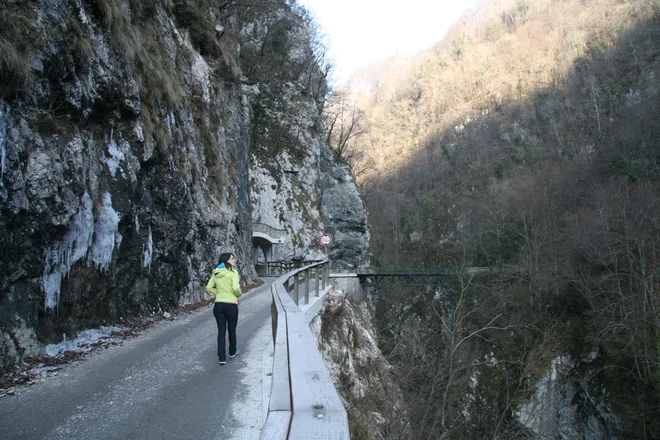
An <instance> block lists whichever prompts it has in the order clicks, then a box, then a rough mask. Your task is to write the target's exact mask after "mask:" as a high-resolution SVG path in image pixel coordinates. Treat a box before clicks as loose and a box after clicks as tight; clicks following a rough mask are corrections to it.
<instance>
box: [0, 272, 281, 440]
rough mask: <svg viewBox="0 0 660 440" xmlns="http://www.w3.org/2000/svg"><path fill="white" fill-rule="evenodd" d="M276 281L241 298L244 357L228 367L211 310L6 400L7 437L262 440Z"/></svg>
mask: <svg viewBox="0 0 660 440" xmlns="http://www.w3.org/2000/svg"><path fill="white" fill-rule="evenodd" d="M273 280H274V279H266V280H265V281H266V283H265V284H264V285H262V286H261V287H259V288H257V289H254V290H252V291H250V292H249V293H247V294H246V295H245V296H244V297H243V298H241V303H240V306H239V319H238V327H237V339H238V346H239V348H240V350H241V352H240V353H239V354H238V356H236V357H235V358H228V362H227V365H224V366H221V365H218V359H217V355H216V348H217V342H216V336H217V327H216V324H215V319H214V318H213V313H212V306H209V307H204V308H202V309H200V310H197V311H195V312H191V313H189V314H186V315H184V316H181V317H178V319H177V320H175V321H161V322H159V323H158V324H156V325H155V326H154V327H152V328H150V329H148V330H147V331H145V332H144V333H143V334H142V335H140V336H138V337H136V338H134V339H131V340H128V341H126V342H124V343H123V344H122V345H118V346H113V347H110V348H108V349H105V350H100V351H97V352H95V353H93V354H90V355H88V356H87V357H85V359H84V360H83V361H81V362H77V363H74V364H70V365H66V366H65V367H64V369H63V370H61V371H59V373H58V375H57V376H55V377H49V378H48V379H46V380H45V381H44V382H43V383H39V384H36V385H33V386H31V387H28V388H25V389H22V390H21V391H20V392H19V393H18V395H16V396H9V397H4V398H2V399H0V438H1V439H3V440H9V439H85V440H92V439H145V440H149V439H160V440H162V439H200V440H203V439H223V440H229V439H240V440H248V439H252V438H253V439H255V440H256V439H258V438H259V434H260V430H261V426H262V422H263V419H262V414H263V413H262V411H263V406H262V398H263V393H262V382H261V380H262V358H263V353H264V349H265V348H266V347H267V345H268V342H269V339H270V337H271V319H270V304H271V296H270V284H271V283H272V281H273Z"/></svg>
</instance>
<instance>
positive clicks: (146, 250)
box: [142, 226, 154, 269]
mask: <svg viewBox="0 0 660 440" xmlns="http://www.w3.org/2000/svg"><path fill="white" fill-rule="evenodd" d="M153 252H154V239H153V236H152V235H151V226H149V237H148V238H147V242H146V243H145V244H144V246H143V247H142V254H143V255H144V263H143V267H146V268H147V269H150V268H151V256H152V255H153Z"/></svg>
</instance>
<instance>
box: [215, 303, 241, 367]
mask: <svg viewBox="0 0 660 440" xmlns="http://www.w3.org/2000/svg"><path fill="white" fill-rule="evenodd" d="M213 316H215V322H216V323H217V324H218V360H220V362H224V361H226V360H227V353H226V351H225V333H227V332H229V353H231V354H232V355H233V354H235V353H236V324H237V323H238V304H232V303H223V302H217V303H215V306H213Z"/></svg>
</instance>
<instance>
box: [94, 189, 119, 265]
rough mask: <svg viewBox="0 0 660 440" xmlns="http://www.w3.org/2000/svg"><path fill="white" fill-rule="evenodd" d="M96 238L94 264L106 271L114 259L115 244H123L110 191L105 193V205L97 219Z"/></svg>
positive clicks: (117, 216)
mask: <svg viewBox="0 0 660 440" xmlns="http://www.w3.org/2000/svg"><path fill="white" fill-rule="evenodd" d="M94 232H95V240H94V247H93V248H92V261H93V262H94V264H95V265H96V266H97V267H98V268H100V269H101V270H103V271H105V270H107V269H108V267H109V266H110V262H111V261H112V251H113V250H114V248H115V245H116V246H117V247H119V245H120V244H121V234H119V215H118V214H117V212H116V211H115V210H114V209H112V196H111V195H110V194H109V193H105V194H103V207H102V208H101V212H99V216H98V218H97V219H96V226H95V231H94Z"/></svg>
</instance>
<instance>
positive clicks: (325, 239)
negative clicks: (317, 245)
mask: <svg viewBox="0 0 660 440" xmlns="http://www.w3.org/2000/svg"><path fill="white" fill-rule="evenodd" d="M320 242H321V245H323V246H330V243H332V235H330V234H323V235H321V239H320Z"/></svg>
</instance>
